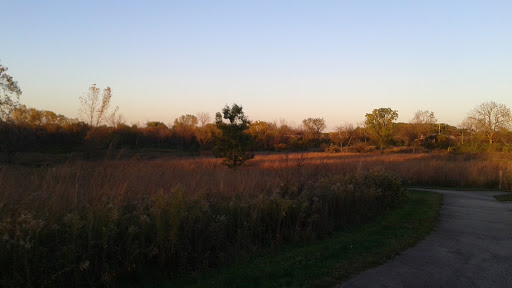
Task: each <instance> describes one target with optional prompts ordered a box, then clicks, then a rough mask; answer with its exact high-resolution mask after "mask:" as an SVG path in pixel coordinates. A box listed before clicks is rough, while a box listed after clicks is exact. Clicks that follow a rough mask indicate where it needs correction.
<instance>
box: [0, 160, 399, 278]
mask: <svg viewBox="0 0 512 288" xmlns="http://www.w3.org/2000/svg"><path fill="white" fill-rule="evenodd" d="M81 169H83V167H67V169H61V170H56V169H53V168H51V169H48V170H47V171H45V172H44V173H43V175H42V178H39V180H42V181H41V182H39V183H37V184H36V183H33V184H36V185H38V187H39V189H36V188H35V187H31V188H30V189H28V190H27V191H26V192H28V195H27V194H25V195H20V194H15V193H13V192H14V191H13V190H3V191H2V195H1V197H2V198H0V199H2V202H1V205H0V209H1V210H0V213H1V216H2V220H1V222H0V234H1V235H2V238H1V241H0V269H1V271H2V274H1V276H0V277H1V279H0V284H2V286H5V287H20V286H46V287H48V286H51V287H53V286H75V287H76V286H109V285H116V283H117V281H118V280H119V279H130V278H131V277H135V276H134V275H135V273H134V271H137V270H138V269H144V268H148V267H149V268H150V269H151V270H152V271H158V272H159V273H162V274H163V275H165V276H167V277H169V276H172V275H176V274H180V273H184V272H188V271H199V270H203V269H207V268H211V267H217V266H219V265H224V264H227V263H231V262H232V261H234V260H237V259H242V258H244V257H246V256H248V255H252V254H254V253H257V252H258V251H260V250H261V249H265V248H269V247H277V246H280V245H281V244H284V243H298V242H302V241H308V240H312V239H319V238H324V237H326V236H328V235H330V234H331V233H333V231H335V230H337V229H340V228H343V227H347V226H348V225H353V224H355V223H361V222H363V221H365V220H367V219H369V218H371V217H374V216H376V215H380V214H382V213H383V212H385V211H387V210H389V209H392V208H395V207H397V206H399V205H400V204H401V203H403V202H404V201H405V200H406V197H407V196H406V195H407V194H406V191H405V190H404V187H403V186H402V182H401V179H400V178H399V177H398V176H397V175H395V174H391V173H387V172H384V171H382V170H374V171H370V172H366V173H353V174H347V175H341V176H326V177H323V178H318V179H320V181H319V182H318V183H316V184H307V185H299V186H297V185H295V183H293V182H290V183H282V185H279V186H272V187H269V186H267V187H266V188H267V189H261V190H259V191H257V192H256V191H253V193H247V192H246V191H244V190H243V189H238V187H237V188H235V189H234V190H231V192H230V193H225V192H226V191H223V190H220V191H212V190H211V189H210V190H208V189H206V190H195V191H194V190H188V189H186V188H185V187H183V186H181V185H179V184H176V185H175V186H171V187H169V188H168V189H165V190H164V189H158V190H157V191H152V193H147V192H146V191H144V190H139V189H135V190H132V192H131V193H130V194H128V193H127V192H128V189H129V188H128V187H127V186H126V185H125V183H123V182H122V179H124V178H125V177H126V175H128V176H135V175H134V174H130V173H121V174H119V177H123V178H117V177H116V176H115V175H113V174H109V173H108V172H106V171H105V170H103V171H101V172H99V173H101V174H103V173H105V172H106V173H105V174H106V175H105V174H103V176H105V177H106V179H105V178H103V179H101V180H107V183H105V184H106V185H102V183H101V181H98V180H99V179H95V177H94V176H92V177H90V176H91V175H90V174H89V175H88V176H89V177H87V176H84V175H82V170H81ZM100 169H101V168H100ZM127 169H130V167H127ZM95 171H98V170H97V169H95ZM158 171H161V168H160V169H158ZM139 172H140V171H139ZM84 173H86V174H87V173H91V171H90V170H87V171H84ZM92 173H97V172H92ZM132 173H133V172H132ZM187 173H193V172H192V171H187ZM228 173H230V174H233V173H234V172H233V171H229V172H228ZM36 177H37V176H36ZM238 177H244V175H243V174H239V176H238ZM98 178H100V177H98ZM238 180H240V178H238ZM36 182H38V181H37V180H36ZM87 182H89V185H87ZM315 182H316V181H315ZM152 183H153V184H154V183H158V182H152ZM235 183H237V182H228V183H226V185H228V186H232V185H235ZM70 184H72V185H74V188H73V189H69V190H68V189H63V190H61V189H62V188H63V186H67V185H70ZM261 186H263V185H261ZM261 186H260V187H261ZM262 188H263V187H262ZM58 190H60V191H58ZM32 191H37V192H36V193H34V192H32Z"/></svg>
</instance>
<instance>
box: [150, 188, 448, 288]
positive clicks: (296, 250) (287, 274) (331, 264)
mask: <svg viewBox="0 0 512 288" xmlns="http://www.w3.org/2000/svg"><path fill="white" fill-rule="evenodd" d="M441 200H442V196H441V195H440V194H437V193H432V192H425V191H409V200H408V201H407V204H406V205H404V206H403V207H400V208H398V209H395V210H392V211H389V212H386V213H385V214H384V215H383V216H379V217H378V218H376V219H374V221H372V222H371V224H368V225H362V226H353V227H351V228H349V229H347V230H345V231H342V232H336V233H334V234H333V235H332V237H330V238H329V239H325V240H319V241H314V242H307V243H302V244H296V245H290V246H287V247H284V248H278V249H273V250H272V251H270V252H267V253H265V254H264V255H261V256H259V257H256V258H255V259H253V260H249V261H242V262H240V263H238V264H237V265H232V266H229V267H225V268H222V269H217V270H213V271H210V272H209V273H205V274H201V275H195V276H194V275H191V276H188V277H183V278H181V279H176V280H174V281H170V282H167V283H165V282H164V283H159V285H161V286H163V287H332V286H334V285H336V284H339V283H341V282H343V281H344V280H347V279H348V278H349V277H351V276H353V275H356V274H358V273H360V272H362V271H364V270H366V269H368V268H370V267H374V266H376V265H379V264H381V263H384V262H385V261H387V260H389V259H391V258H393V257H394V256H396V255H397V254H398V253H400V252H401V251H403V250H405V249H407V248H409V247H412V246H413V245H415V243H417V242H418V241H420V240H422V239H424V238H425V237H426V236H427V235H428V234H429V233H430V232H431V231H432V229H433V228H434V227H435V225H436V224H437V218H438V216H439V209H440V207H441Z"/></svg>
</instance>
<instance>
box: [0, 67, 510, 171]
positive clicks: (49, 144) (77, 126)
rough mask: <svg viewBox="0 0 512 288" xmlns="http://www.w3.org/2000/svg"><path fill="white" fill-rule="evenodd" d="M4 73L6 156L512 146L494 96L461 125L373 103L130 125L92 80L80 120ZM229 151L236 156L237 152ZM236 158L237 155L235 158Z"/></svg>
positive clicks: (0, 106)
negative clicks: (336, 115)
mask: <svg viewBox="0 0 512 288" xmlns="http://www.w3.org/2000/svg"><path fill="white" fill-rule="evenodd" d="M6 71H7V68H5V67H3V66H1V65H0V81H1V82H0V92H1V94H0V112H1V113H0V139H1V142H0V143H1V144H0V151H1V152H3V154H4V155H6V159H7V160H8V161H12V159H13V157H14V155H15V154H16V153H17V152H24V151H37V152H53V153H58V152H72V151H82V152H85V155H86V156H87V157H94V155H96V154H99V153H101V151H104V150H106V149H146V148H159V149H172V150H175V151H178V152H182V153H192V154H197V153H200V152H203V151H212V152H213V153H214V154H215V155H219V157H225V153H224V152H222V151H221V150H222V148H220V149H219V147H223V146H226V145H227V143H228V142H230V141H231V142H238V143H242V146H243V147H245V148H243V149H241V148H240V147H238V148H233V147H231V148H230V149H232V150H233V149H239V150H240V149H241V150H240V151H242V150H244V151H245V150H248V151H327V152H332V153H339V152H366V151H371V150H375V149H380V150H383V149H386V148H390V147H408V149H409V150H411V151H413V152H414V151H416V150H418V149H420V150H425V149H426V150H432V149H450V150H453V151H455V150H458V151H485V150H499V151H511V150H512V132H511V131H510V128H511V124H512V114H511V111H510V109H509V108H508V107H506V106H505V105H503V104H499V103H495V102H486V103H482V104H481V105H479V106H477V107H475V109H473V110H472V111H470V112H469V113H468V115H467V117H466V118H465V120H464V122H463V123H462V124H461V125H460V126H459V127H455V126H451V125H448V124H445V123H439V122H438V121H437V119H436V117H435V115H434V113H433V112H431V111H423V110H419V111H417V112H416V113H415V115H414V117H413V118H412V119H411V120H410V121H409V122H407V123H397V122H396V120H397V118H398V111H397V110H393V109H391V108H376V109H374V110H373V111H370V112H369V113H367V114H366V115H365V121H364V123H362V124H359V125H353V124H344V125H340V126H338V127H336V129H335V130H334V131H333V132H326V131H325V130H326V127H327V126H326V122H325V120H324V119H323V118H314V117H311V118H307V119H304V120H303V121H302V123H301V125H297V126H293V125H290V124H288V123H287V122H286V121H285V120H281V121H280V122H279V123H277V122H266V121H249V119H248V117H247V116H245V115H244V114H243V111H242V106H239V105H237V104H234V105H233V106H232V107H229V106H226V107H224V109H223V110H222V113H221V112H219V113H217V115H216V117H215V121H212V119H211V117H210V115H209V114H208V113H205V112H200V113H196V114H185V115H182V116H180V117H178V118H176V119H175V120H174V122H173V123H172V124H164V123H163V122H161V121H149V122H147V123H146V124H145V125H127V124H126V123H125V121H124V120H123V118H122V116H120V115H118V109H119V108H118V107H113V108H112V107H111V99H112V89H111V88H110V87H107V88H105V89H104V90H103V92H102V93H101V91H100V89H99V88H98V87H96V85H94V84H93V85H91V87H89V89H88V91H87V92H86V93H85V94H84V95H83V96H82V97H80V98H79V100H80V103H81V106H80V114H79V115H80V116H79V119H70V118H68V117H66V116H64V115H59V114H56V113H54V112H52V111H45V110H37V109H35V108H30V107H27V106H25V105H21V104H20V103H19V102H18V100H19V96H20V95H21V89H20V88H19V87H18V85H17V82H15V81H14V80H13V79H12V77H11V76H9V75H8V74H7V73H6ZM226 135H228V136H226ZM229 135H230V136H229ZM235 154H236V153H235ZM239 156H240V155H239ZM230 157H234V156H233V153H231V156H230ZM240 157H242V156H240ZM243 157H247V156H243ZM231 161H234V162H235V163H236V162H237V161H238V160H237V159H236V157H235V158H232V159H231ZM235 166H236V164H235Z"/></svg>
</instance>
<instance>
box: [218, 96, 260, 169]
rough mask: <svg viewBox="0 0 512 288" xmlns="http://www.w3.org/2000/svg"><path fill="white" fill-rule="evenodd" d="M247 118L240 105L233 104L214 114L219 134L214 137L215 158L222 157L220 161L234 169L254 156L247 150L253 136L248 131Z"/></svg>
mask: <svg viewBox="0 0 512 288" xmlns="http://www.w3.org/2000/svg"><path fill="white" fill-rule="evenodd" d="M249 124H250V122H249V120H248V119H247V117H246V116H245V115H244V112H243V111H242V106H238V105H237V104H233V106H232V107H229V106H227V105H226V106H225V107H224V108H223V109H222V113H221V112H217V114H216V116H215V125H216V126H217V129H218V130H219V135H217V136H216V137H215V140H216V141H215V148H214V150H213V153H214V155H215V157H217V158H224V161H223V162H222V163H223V164H224V165H226V166H228V167H229V168H233V169H236V167H238V166H241V165H242V164H243V163H244V162H245V161H247V160H249V159H252V158H254V154H253V153H249V152H247V150H248V149H249V148H250V147H251V146H252V144H253V137H252V136H251V135H250V134H249V133H248V131H247V130H248V129H249Z"/></svg>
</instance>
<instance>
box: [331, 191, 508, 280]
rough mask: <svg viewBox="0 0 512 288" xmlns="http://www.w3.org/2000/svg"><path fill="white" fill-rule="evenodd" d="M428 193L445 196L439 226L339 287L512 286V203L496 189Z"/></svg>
mask: <svg viewBox="0 0 512 288" xmlns="http://www.w3.org/2000/svg"><path fill="white" fill-rule="evenodd" d="M431 191H435V192H439V193H441V194H443V195H444V197H443V206H442V208H441V215H440V222H439V226H438V227H437V229H436V230H435V231H434V232H433V233H432V234H431V235H430V236H429V237H427V239H425V240H424V241H422V242H420V243H419V244H418V245H417V246H415V247H413V248H410V249H408V250H406V251H405V252H404V253H402V254H401V255H400V256H398V257H397V258H395V259H393V260H391V261H389V262H388V263H386V264H384V265H381V266H379V267H377V268H374V269H371V270H368V271H366V272H363V273H362V274H361V275H359V276H357V277H355V278H353V279H350V280H349V281H347V282H346V283H344V284H342V285H340V286H337V287H338V288H339V287H343V288H348V287H351V288H352V287H447V288H448V287H449V288H454V287H465V288H466V287H512V203H502V202H499V201H497V200H495V199H494V198H493V197H492V195H496V194H500V193H499V192H466V191H465V192H462V191H443V190H431Z"/></svg>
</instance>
